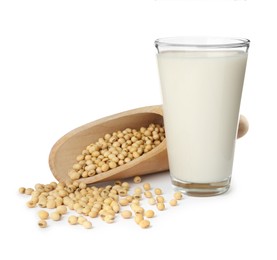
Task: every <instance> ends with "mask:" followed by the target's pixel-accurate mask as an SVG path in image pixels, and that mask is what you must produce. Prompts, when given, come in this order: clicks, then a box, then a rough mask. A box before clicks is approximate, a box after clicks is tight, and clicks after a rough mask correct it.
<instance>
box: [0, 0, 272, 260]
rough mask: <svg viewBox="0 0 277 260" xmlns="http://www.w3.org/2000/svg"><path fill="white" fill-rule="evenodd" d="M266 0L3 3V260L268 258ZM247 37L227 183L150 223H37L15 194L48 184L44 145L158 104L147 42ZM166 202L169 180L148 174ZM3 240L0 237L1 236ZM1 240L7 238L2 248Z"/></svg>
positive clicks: (268, 4) (0, 219) (269, 109)
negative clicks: (242, 132)
mask: <svg viewBox="0 0 277 260" xmlns="http://www.w3.org/2000/svg"><path fill="white" fill-rule="evenodd" d="M273 3H274V1H271V2H270V1H261V0H260V1H250V0H249V1H153V0H148V1H119V0H114V1H94V2H93V1H69V0H67V1H60V0H55V1H51V0H49V1H39V0H36V1H28V0H25V1H12V0H10V1H1V3H0V39H1V40H0V66H1V67H0V113H1V135H0V138H1V139H0V147H1V148H0V149H1V150H0V151H1V183H2V185H1V188H0V192H1V196H0V199H1V214H0V236H1V241H2V242H1V250H0V258H1V259H4V255H5V259H16V258H19V259H22V258H24V259H25V258H26V259H29V260H31V259H49V258H50V259H51V258H55V259H61V258H63V259H80V258H87V259H90V258H91V259H93V258H95V257H97V259H99V258H100V257H103V259H108V258H112V259H128V258H132V259H142V258H143V259H160V258H161V257H163V259H167V258H171V259H176V258H184V259H191V260H192V259H226V260H229V259H238V258H240V259H276V257H277V253H276V248H275V247H276V240H277V238H276V236H277V235H276V234H277V224H276V223H277V221H276V220H277V213H276V205H277V203H276V198H277V196H276V190H277V186H276V183H277V172H276V163H275V162H276V144H277V142H276V141H277V138H276V132H277V127H276V124H275V121H276V111H277V103H276V95H275V93H276V91H275V89H276V84H277V80H276V64H275V63H276V60H277V54H276V51H275V50H274V49H276V46H277V34H276V23H277V18H276V12H275V10H276V9H275V5H274V6H273ZM180 35H218V36H234V37H245V38H249V39H250V40H251V47H250V50H249V60H248V67H247V73H246V78H245V89H244V93H243V100H242V107H241V113H243V114H244V115H246V116H247V118H248V120H249V122H250V131H249V133H248V134H247V136H246V137H245V138H243V139H241V140H239V141H238V143H237V147H236V156H235V163H234V170H233V179H232V188H231V190H230V191H229V192H228V193H227V194H225V195H222V196H218V197H211V198H192V197H185V199H184V200H182V201H181V203H180V205H179V206H178V207H176V208H169V207H168V208H167V210H166V211H164V212H159V213H158V216H157V217H156V218H154V219H153V220H152V226H151V228H149V229H147V230H142V229H140V228H139V227H138V226H137V225H136V224H134V222H133V221H132V220H130V221H129V220H126V221H123V220H122V219H120V218H118V219H117V221H116V223H114V224H110V225H108V224H106V223H102V222H101V221H100V220H92V223H93V226H94V228H93V229H91V230H85V229H83V228H82V227H81V226H74V227H72V226H69V225H68V224H67V223H66V218H64V220H63V221H62V222H59V223H53V222H50V221H49V228H47V229H44V230H42V229H39V228H38V227H37V224H36V223H37V216H36V211H37V209H27V208H26V206H25V203H26V201H27V197H25V196H22V195H19V194H18V192H17V189H18V187H20V186H26V187H33V186H34V184H36V183H39V182H41V183H48V182H50V181H53V180H54V178H53V176H52V174H51V172H50V170H49V167H48V155H49V152H50V149H51V147H52V145H53V144H54V143H55V142H56V141H57V140H58V139H59V138H60V137H61V136H62V135H64V134H65V133H67V132H68V131H70V130H71V129H73V128H76V127H77V126H80V125H82V124H84V123H87V122H90V121H93V120H96V119H99V118H102V117H104V116H107V115H111V114H115V113H117V112H122V111H125V110H129V109H132V108H137V107H142V106H146V105H155V104H160V103H161V95H160V88H159V80H158V72H157V68H156V60H155V54H156V50H155V48H154V44H153V42H154V40H155V39H156V38H159V37H166V36H180ZM144 180H145V181H151V183H152V185H153V186H155V187H156V186H160V187H162V188H163V189H164V192H165V197H166V198H167V199H169V198H170V197H171V196H172V190H171V185H170V179H169V176H168V173H163V174H157V175H153V176H148V177H145V178H144ZM3 239H4V240H3ZM3 241H4V242H3Z"/></svg>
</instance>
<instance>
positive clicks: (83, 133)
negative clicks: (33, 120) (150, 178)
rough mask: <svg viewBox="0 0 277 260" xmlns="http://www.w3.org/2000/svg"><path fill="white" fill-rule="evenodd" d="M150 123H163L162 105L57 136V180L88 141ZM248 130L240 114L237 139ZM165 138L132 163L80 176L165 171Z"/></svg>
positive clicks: (53, 164)
mask: <svg viewBox="0 0 277 260" xmlns="http://www.w3.org/2000/svg"><path fill="white" fill-rule="evenodd" d="M151 123H155V124H160V125H163V113H162V107H161V106H149V107H142V108H137V109H133V110H129V111H126V112H122V113H119V114H116V115H112V116H108V117H105V118H102V119H99V120H96V121H94V122H91V123H88V124H85V125H83V126H80V127H78V128H76V129H74V130H72V131H70V132H69V133H67V134H66V135H64V136H63V137H62V138H61V139H59V140H58V141H57V142H56V143H55V145H54V146H53V148H52V149H51V152H50V155H49V166H50V169H51V171H52V173H53V175H54V176H55V178H56V179H57V180H58V181H59V182H65V181H69V180H70V178H69V176H68V172H69V170H71V169H72V165H73V164H74V163H76V156H77V155H79V154H80V153H81V152H82V151H83V150H84V149H85V148H86V147H87V146H88V145H89V144H91V143H94V142H96V141H97V140H98V139H99V138H100V137H103V136H104V135H105V134H106V133H112V132H115V131H118V130H124V129H126V128H128V127H129V128H133V129H139V128H140V127H142V126H148V125H149V124H151ZM247 131H248V122H247V120H246V118H245V117H244V116H241V117H240V122H239V131H238V138H240V137H242V136H244V135H245V134H246V133H247ZM168 169H169V166H168V159H167V149H166V140H163V142H162V143H161V144H159V145H158V146H157V147H155V148H154V149H153V150H151V151H150V152H148V153H146V154H143V155H142V156H140V157H138V158H136V159H135V160H132V161H131V162H129V163H127V164H124V165H122V166H119V167H117V168H114V169H111V170H109V171H107V172H104V173H100V174H97V175H94V176H92V177H88V178H82V179H80V181H83V182H85V183H87V184H89V183H96V182H102V181H110V180H115V179H123V178H129V177H133V176H136V175H140V176H141V175H145V174H150V173H156V172H162V171H167V170H168Z"/></svg>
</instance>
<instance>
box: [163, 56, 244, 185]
mask: <svg viewBox="0 0 277 260" xmlns="http://www.w3.org/2000/svg"><path fill="white" fill-rule="evenodd" d="M246 61H247V53H244V52H235V51H222V52H221V51H202V52H201V51H199V52H192V51H190V52H184V51H183V52H181V51H180V52H179V51H176V52H162V53H159V54H158V66H159V71H160V81H161V87H162V93H163V110H164V115H165V117H164V119H165V130H166V137H167V147H168V155H169V167H170V173H171V176H172V177H173V178H175V179H177V180H179V181H184V182H193V183H211V182H220V181H223V180H225V179H227V178H229V177H230V176H231V173H232V165H233V157H234V149H235V141H236V134H237V126H238V117H239V107H240V100H241V93H242V86H243V80H244V74H245V67H246Z"/></svg>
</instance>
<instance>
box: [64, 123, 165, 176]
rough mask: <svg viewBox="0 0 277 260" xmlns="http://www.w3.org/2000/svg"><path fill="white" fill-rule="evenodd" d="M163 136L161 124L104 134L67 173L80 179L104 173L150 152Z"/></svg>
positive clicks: (77, 157) (78, 157)
mask: <svg viewBox="0 0 277 260" xmlns="http://www.w3.org/2000/svg"><path fill="white" fill-rule="evenodd" d="M164 139H165V131H164V128H163V127H162V126H160V125H158V124H150V125H149V126H148V127H141V128H140V129H139V130H136V129H131V128H126V129H125V130H123V131H117V132H113V133H109V134H105V135H104V137H101V138H99V139H98V141H97V142H95V143H92V144H90V145H88V146H87V147H86V149H84V150H83V151H82V152H81V154H79V155H77V156H76V163H74V165H73V166H72V169H71V170H70V171H69V173H68V175H69V177H70V179H71V180H79V179H80V178H87V177H91V176H94V175H95V174H100V173H105V172H107V171H109V170H110V169H114V168H116V167H119V166H121V165H123V164H126V163H129V162H130V161H132V160H134V159H136V158H138V157H140V156H142V155H143V154H145V153H148V152H150V151H151V150H152V149H154V148H155V147H156V146H158V145H159V144H160V143H161V142H162V141H163V140H164Z"/></svg>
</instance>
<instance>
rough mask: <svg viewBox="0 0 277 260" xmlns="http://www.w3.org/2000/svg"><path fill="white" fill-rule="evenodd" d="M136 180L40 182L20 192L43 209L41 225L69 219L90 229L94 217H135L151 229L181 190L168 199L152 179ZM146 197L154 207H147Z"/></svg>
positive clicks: (30, 203)
mask: <svg viewBox="0 0 277 260" xmlns="http://www.w3.org/2000/svg"><path fill="white" fill-rule="evenodd" d="M133 182H134V184H130V183H128V182H126V181H124V182H121V181H116V182H115V183H114V184H113V185H107V186H103V187H96V186H88V185H86V184H85V183H83V182H79V181H76V180H75V181H70V182H67V183H56V182H51V183H50V184H45V185H44V184H36V185H35V187H34V189H33V188H24V187H21V188H19V193H21V194H25V195H29V196H30V199H29V201H28V202H27V203H26V205H27V207H29V208H35V207H37V206H38V207H40V208H41V210H39V211H38V212H37V214H38V226H39V227H41V228H45V227H47V226H48V222H49V221H48V220H50V221H60V220H62V219H67V221H68V223H69V224H70V225H77V224H79V225H82V226H83V227H84V228H86V229H90V228H92V227H93V219H94V218H101V219H102V220H103V221H104V222H106V223H114V222H117V221H116V220H118V219H120V218H121V219H133V220H134V222H135V223H136V224H138V225H139V226H140V227H141V228H148V227H149V226H150V219H151V218H153V217H154V216H156V215H157V212H158V211H163V210H165V209H166V208H167V207H168V206H166V205H167V204H168V205H169V206H176V205H177V204H178V200H181V199H182V194H181V192H175V193H174V194H172V197H171V198H170V199H169V201H168V202H166V201H165V198H164V196H163V192H162V190H161V189H160V188H152V187H151V185H150V183H148V182H145V183H143V184H141V178H140V177H139V176H136V177H135V178H134V179H133ZM133 185H134V187H131V186H133ZM131 190H132V192H131ZM145 200H147V204H148V205H149V207H151V209H147V210H145V208H144V207H145V204H146V203H145ZM143 201H144V203H142V202H143ZM143 205H144V206H143ZM149 207H148V206H147V208H149ZM152 208H153V209H152ZM74 211H75V213H74V214H72V212H74ZM66 215H67V217H66Z"/></svg>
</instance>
